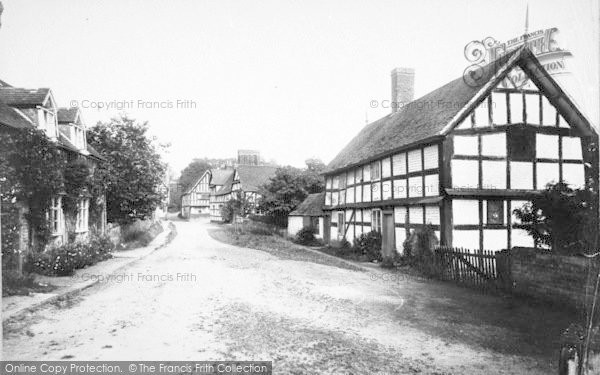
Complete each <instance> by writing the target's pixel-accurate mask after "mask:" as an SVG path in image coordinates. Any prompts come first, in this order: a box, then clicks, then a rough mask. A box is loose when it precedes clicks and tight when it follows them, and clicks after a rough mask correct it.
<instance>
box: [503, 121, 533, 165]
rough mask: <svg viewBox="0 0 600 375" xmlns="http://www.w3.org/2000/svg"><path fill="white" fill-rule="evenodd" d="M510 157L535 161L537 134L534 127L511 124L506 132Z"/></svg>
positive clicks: (514, 159) (511, 158) (515, 159)
mask: <svg viewBox="0 0 600 375" xmlns="http://www.w3.org/2000/svg"><path fill="white" fill-rule="evenodd" d="M506 136H507V142H508V157H509V158H510V160H513V161H533V159H534V158H535V146H536V136H535V131H534V130H533V129H524V128H521V127H514V126H511V127H510V128H508V131H507V133H506Z"/></svg>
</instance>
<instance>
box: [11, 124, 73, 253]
mask: <svg viewBox="0 0 600 375" xmlns="http://www.w3.org/2000/svg"><path fill="white" fill-rule="evenodd" d="M0 144H2V148H1V150H0V159H2V162H1V163H0V176H3V177H2V180H1V181H0V188H1V190H0V192H1V194H2V198H3V199H2V200H3V201H6V202H12V203H16V202H21V203H23V204H24V205H25V206H27V207H28V208H29V211H28V212H27V214H26V216H25V218H26V219H27V221H28V223H29V225H30V228H32V229H33V230H34V231H33V233H35V238H32V239H31V240H32V242H33V244H34V245H37V246H41V245H44V244H45V243H47V241H48V239H49V236H50V228H49V223H48V220H47V218H46V212H47V211H48V208H49V207H50V204H51V199H52V197H53V196H56V195H57V194H59V193H60V192H61V191H62V190H63V189H64V176H63V169H64V165H65V160H64V157H63V155H62V153H61V152H60V151H59V150H58V149H57V147H56V145H55V144H54V143H53V142H52V141H50V139H48V137H46V135H45V134H44V133H43V132H42V131H39V130H36V129H22V130H19V131H5V132H2V133H0ZM9 237H10V236H9ZM3 245H6V246H7V249H6V250H7V251H11V250H13V251H14V249H11V248H8V245H9V244H5V243H4V238H3ZM4 250H5V247H4V246H3V247H2V251H3V252H4Z"/></svg>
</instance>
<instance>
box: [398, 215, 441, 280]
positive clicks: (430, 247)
mask: <svg viewBox="0 0 600 375" xmlns="http://www.w3.org/2000/svg"><path fill="white" fill-rule="evenodd" d="M437 245H439V240H438V238H437V237H436V235H435V231H434V230H433V228H432V227H431V226H430V225H426V226H424V227H422V228H419V229H415V230H414V231H413V232H412V233H411V234H410V236H408V238H407V239H406V240H405V241H404V244H403V246H404V253H405V255H406V256H407V258H408V259H409V263H410V264H412V265H413V266H414V267H415V268H417V269H418V270H419V271H421V272H422V273H424V274H425V275H428V276H435V275H437V274H438V273H439V267H438V264H437V261H436V257H435V247H436V246H437Z"/></svg>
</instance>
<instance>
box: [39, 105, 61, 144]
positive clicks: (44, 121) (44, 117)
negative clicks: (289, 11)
mask: <svg viewBox="0 0 600 375" xmlns="http://www.w3.org/2000/svg"><path fill="white" fill-rule="evenodd" d="M39 128H40V129H42V130H44V131H45V132H46V135H47V136H48V138H51V139H56V137H57V130H56V116H55V115H54V112H53V111H52V110H51V109H48V108H44V107H39Z"/></svg>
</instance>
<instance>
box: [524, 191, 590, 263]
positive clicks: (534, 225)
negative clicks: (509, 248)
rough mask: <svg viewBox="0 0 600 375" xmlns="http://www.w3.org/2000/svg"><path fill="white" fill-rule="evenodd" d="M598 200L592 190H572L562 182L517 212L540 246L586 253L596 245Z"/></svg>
mask: <svg viewBox="0 0 600 375" xmlns="http://www.w3.org/2000/svg"><path fill="white" fill-rule="evenodd" d="M595 199H596V196H595V194H594V193H593V192H592V191H590V190H581V189H572V188H571V187H569V186H568V185H567V184H565V183H562V182H561V183H556V184H549V185H548V186H547V187H546V189H545V190H544V191H543V192H542V194H541V195H539V196H535V197H534V198H533V199H532V201H531V203H526V204H525V205H523V207H521V208H517V209H515V210H514V213H515V215H516V216H517V218H519V219H520V220H521V224H522V226H524V228H525V229H526V230H527V232H528V233H529V234H530V235H531V236H532V237H533V238H534V239H535V240H536V242H537V243H539V244H542V245H546V246H549V247H551V248H552V251H553V252H557V253H563V254H576V253H582V252H587V251H589V250H590V249H594V246H595V244H596V236H597V230H596V223H595V220H594V217H595V215H596V208H595V207H596V206H595V204H594V203H593V202H594V201H595Z"/></svg>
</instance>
